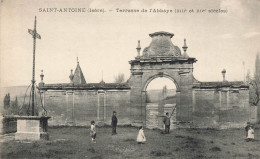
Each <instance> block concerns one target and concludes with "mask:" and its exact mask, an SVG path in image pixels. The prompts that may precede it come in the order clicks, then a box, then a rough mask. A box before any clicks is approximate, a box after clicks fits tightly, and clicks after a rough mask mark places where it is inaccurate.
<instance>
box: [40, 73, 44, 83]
mask: <svg viewBox="0 0 260 159" xmlns="http://www.w3.org/2000/svg"><path fill="white" fill-rule="evenodd" d="M40 77H41V83H43V77H44V74H43V70H41V75H40Z"/></svg>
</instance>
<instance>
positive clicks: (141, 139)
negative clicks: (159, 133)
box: [90, 111, 171, 144]
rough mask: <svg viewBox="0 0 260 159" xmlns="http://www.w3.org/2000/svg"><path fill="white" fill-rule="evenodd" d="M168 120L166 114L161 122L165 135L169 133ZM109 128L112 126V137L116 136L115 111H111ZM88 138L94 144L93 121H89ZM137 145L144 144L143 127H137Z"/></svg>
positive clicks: (94, 131)
mask: <svg viewBox="0 0 260 159" xmlns="http://www.w3.org/2000/svg"><path fill="white" fill-rule="evenodd" d="M170 119H171V117H170V116H169V113H168V112H167V113H166V117H165V118H164V120H163V122H164V125H165V134H169V133H170ZM111 126H112V135H116V134H117V132H116V127H117V117H116V111H113V115H112V119H111ZM90 136H91V141H92V142H93V143H96V136H97V133H96V127H95V121H93V120H92V121H91V126H90ZM136 141H137V143H138V144H144V143H145V142H146V138H145V135H144V129H143V126H140V127H139V132H138V135H137V139H136Z"/></svg>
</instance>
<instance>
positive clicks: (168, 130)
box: [163, 112, 171, 134]
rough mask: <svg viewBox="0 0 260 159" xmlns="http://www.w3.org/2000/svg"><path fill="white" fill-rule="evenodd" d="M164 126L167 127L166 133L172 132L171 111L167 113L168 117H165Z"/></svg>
mask: <svg viewBox="0 0 260 159" xmlns="http://www.w3.org/2000/svg"><path fill="white" fill-rule="evenodd" d="M163 123H164V127H165V134H169V133H170V124H171V117H170V116H169V113H168V112H167V113H166V117H164V119H163Z"/></svg>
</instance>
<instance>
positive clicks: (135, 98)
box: [130, 73, 143, 125]
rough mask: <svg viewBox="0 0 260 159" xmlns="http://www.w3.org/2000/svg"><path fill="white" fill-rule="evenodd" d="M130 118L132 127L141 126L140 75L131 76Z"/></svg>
mask: <svg viewBox="0 0 260 159" xmlns="http://www.w3.org/2000/svg"><path fill="white" fill-rule="evenodd" d="M130 83H131V93H130V102H131V116H132V119H133V122H132V123H133V125H142V124H143V123H142V111H143V110H142V109H141V108H142V73H134V74H132V77H131V80H130Z"/></svg>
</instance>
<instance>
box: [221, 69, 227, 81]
mask: <svg viewBox="0 0 260 159" xmlns="http://www.w3.org/2000/svg"><path fill="white" fill-rule="evenodd" d="M226 72H227V71H226V69H223V70H222V71H221V73H222V76H223V82H224V81H226V79H225V76H226Z"/></svg>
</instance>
